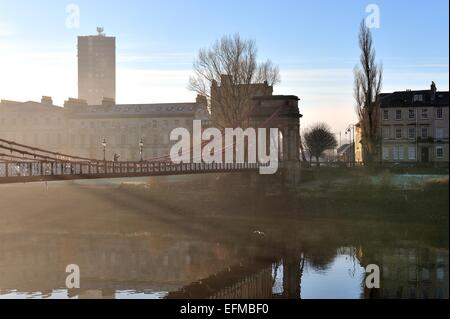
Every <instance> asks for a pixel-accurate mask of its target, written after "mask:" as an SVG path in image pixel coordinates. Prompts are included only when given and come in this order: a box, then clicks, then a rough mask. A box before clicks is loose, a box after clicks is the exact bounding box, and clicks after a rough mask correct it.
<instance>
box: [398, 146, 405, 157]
mask: <svg viewBox="0 0 450 319" xmlns="http://www.w3.org/2000/svg"><path fill="white" fill-rule="evenodd" d="M404 155H405V154H404V147H403V146H402V145H400V146H398V159H399V160H403V159H404Z"/></svg>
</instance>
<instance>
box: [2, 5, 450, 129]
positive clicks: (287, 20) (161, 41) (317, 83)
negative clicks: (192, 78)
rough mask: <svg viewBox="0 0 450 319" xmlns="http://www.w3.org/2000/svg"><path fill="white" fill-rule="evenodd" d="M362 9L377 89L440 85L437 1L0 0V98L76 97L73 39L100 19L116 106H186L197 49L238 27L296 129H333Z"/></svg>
mask: <svg viewBox="0 0 450 319" xmlns="http://www.w3.org/2000/svg"><path fill="white" fill-rule="evenodd" d="M69 4H75V5H76V6H78V8H79V10H80V19H79V21H80V24H79V27H77V26H76V23H75V24H73V23H72V24H70V23H69V24H67V23H66V22H67V21H66V20H67V17H68V13H67V12H66V9H67V6H68V5H69ZM369 4H376V5H378V7H379V9H380V28H377V29H372V31H373V35H374V41H375V46H376V49H377V57H378V60H381V61H382V62H383V64H384V68H385V76H384V91H394V90H404V89H407V88H409V89H427V88H429V85H430V82H431V81H432V80H434V81H435V82H436V83H437V86H438V89H439V90H448V86H449V83H448V77H449V52H448V47H449V42H448V39H449V34H448V26H449V18H448V10H449V8H448V0H427V1H425V0H422V1H420V0H414V1H411V0H395V1H392V0H386V1H384V0H383V1H360V0H340V1H339V0H330V1H325V0H322V1H317V0H314V1H312V0H310V1H305V0H303V1H302V0H292V1H288V0H284V1H283V0H277V1H275V0H272V1H269V0H267V1H264V0H246V1H244V0H239V1H236V0H226V1H210V0H158V1H157V0H151V1H148V0H146V1H144V0H142V1H138V0H134V1H130V0H128V1H111V0H108V1H106V0H105V1H98V0H89V1H88V0H86V1H84V0H83V1H61V0H59V1H57V0H53V1H51V0H47V1H45V0H41V1H35V0H16V1H10V0H0V98H3V99H14V100H22V101H23V100H40V97H41V96H42V95H50V96H53V98H54V101H55V102H56V103H57V104H59V105H62V103H63V101H64V100H65V99H66V98H67V97H69V96H71V97H76V96H77V84H76V81H77V73H76V72H77V60H76V36H77V35H89V34H95V33H96V32H95V30H96V27H97V26H103V27H104V28H105V32H106V33H107V34H108V35H114V36H116V37H117V54H118V61H117V64H118V71H117V102H118V103H152V102H181V101H193V100H194V98H195V94H194V93H193V92H190V91H188V90H187V82H188V78H189V75H190V73H191V68H192V62H193V60H194V58H195V55H196V53H197V52H198V50H199V49H200V48H202V47H207V46H209V45H211V44H212V43H213V42H214V41H215V40H216V39H217V38H220V37H221V36H222V35H226V34H233V33H236V32H239V33H240V34H241V35H242V36H243V37H245V38H251V39H254V40H256V42H257V44H258V47H259V59H260V60H265V59H267V58H270V59H271V60H272V61H273V62H274V63H276V64H279V66H280V69H281V75H282V82H281V84H280V85H279V86H277V87H276V88H275V94H295V95H298V96H299V97H300V98H301V112H302V113H303V114H304V125H309V124H311V123H313V122H317V121H326V122H328V123H329V124H330V125H332V126H333V128H334V129H335V130H336V131H339V130H343V129H344V128H345V126H346V125H347V124H349V123H351V122H354V121H355V120H356V118H355V115H354V100H353V91H352V87H353V68H354V66H355V65H356V64H357V63H358V59H359V49H358V45H357V34H358V28H359V23H360V21H361V20H362V19H364V18H365V17H366V16H368V15H369V14H370V13H366V7H367V5H369ZM70 21H73V20H70Z"/></svg>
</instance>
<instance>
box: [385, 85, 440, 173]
mask: <svg viewBox="0 0 450 319" xmlns="http://www.w3.org/2000/svg"><path fill="white" fill-rule="evenodd" d="M380 98H381V105H380V107H381V111H380V113H381V114H380V116H381V119H380V123H381V124H380V130H381V132H380V133H381V134H380V136H381V143H380V144H381V145H380V149H381V161H382V162H383V163H384V164H396V163H401V164H407V163H409V164H411V165H413V164H418V163H423V164H430V165H431V164H434V165H436V166H447V167H448V160H449V147H448V136H449V122H448V121H449V92H448V91H446V92H438V91H437V90H436V85H435V84H434V83H432V85H431V88H430V90H422V91H410V90H409V91H402V92H394V93H388V94H382V95H381V96H380Z"/></svg>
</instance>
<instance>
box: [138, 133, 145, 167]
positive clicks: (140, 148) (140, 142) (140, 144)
mask: <svg viewBox="0 0 450 319" xmlns="http://www.w3.org/2000/svg"><path fill="white" fill-rule="evenodd" d="M143 148H144V141H143V140H142V138H141V140H140V141H139V153H140V154H141V162H142V161H143V158H142V150H143Z"/></svg>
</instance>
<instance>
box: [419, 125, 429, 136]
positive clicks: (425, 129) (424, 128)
mask: <svg viewBox="0 0 450 319" xmlns="http://www.w3.org/2000/svg"><path fill="white" fill-rule="evenodd" d="M421 136H422V138H427V137H428V127H422V134H421Z"/></svg>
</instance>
